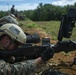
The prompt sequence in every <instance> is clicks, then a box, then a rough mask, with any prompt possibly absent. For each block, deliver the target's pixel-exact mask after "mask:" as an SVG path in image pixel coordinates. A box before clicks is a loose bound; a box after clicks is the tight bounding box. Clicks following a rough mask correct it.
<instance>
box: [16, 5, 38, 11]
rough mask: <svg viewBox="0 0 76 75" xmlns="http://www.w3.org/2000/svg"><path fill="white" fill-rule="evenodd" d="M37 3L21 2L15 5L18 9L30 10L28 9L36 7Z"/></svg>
mask: <svg viewBox="0 0 76 75" xmlns="http://www.w3.org/2000/svg"><path fill="white" fill-rule="evenodd" d="M37 6H38V4H21V5H17V6H15V8H16V9H18V10H30V9H36V8H37Z"/></svg>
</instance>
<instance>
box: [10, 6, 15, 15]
mask: <svg viewBox="0 0 76 75" xmlns="http://www.w3.org/2000/svg"><path fill="white" fill-rule="evenodd" d="M14 7H15V5H12V7H11V14H13V15H15V9H14Z"/></svg>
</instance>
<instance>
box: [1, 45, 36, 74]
mask: <svg viewBox="0 0 76 75" xmlns="http://www.w3.org/2000/svg"><path fill="white" fill-rule="evenodd" d="M0 47H1V46H0ZM1 49H2V48H1ZM35 70H36V64H35V60H27V61H22V62H17V63H14V64H10V63H8V62H5V61H4V60H2V59H1V60H0V75H35Z"/></svg>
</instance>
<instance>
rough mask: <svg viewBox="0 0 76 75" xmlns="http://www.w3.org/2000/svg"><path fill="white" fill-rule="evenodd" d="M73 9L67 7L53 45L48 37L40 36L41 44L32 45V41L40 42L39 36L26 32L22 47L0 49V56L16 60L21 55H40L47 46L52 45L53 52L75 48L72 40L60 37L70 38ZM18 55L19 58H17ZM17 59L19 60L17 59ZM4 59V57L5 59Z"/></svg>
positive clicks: (73, 16) (73, 21) (33, 57)
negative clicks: (11, 49)
mask: <svg viewBox="0 0 76 75" xmlns="http://www.w3.org/2000/svg"><path fill="white" fill-rule="evenodd" d="M75 13H76V12H75V9H69V11H68V13H67V14H66V15H64V16H63V17H62V20H61V24H60V29H59V34H58V40H59V41H58V42H57V43H56V44H55V45H51V44H50V39H49V38H42V45H41V46H37V45H34V46H33V45H32V43H38V42H40V37H39V35H38V34H34V35H30V34H28V33H25V34H26V35H27V38H28V39H27V41H26V44H24V45H23V46H22V47H20V48H17V49H16V50H13V51H6V50H4V51H3V50H0V57H1V58H2V59H3V58H4V59H5V58H6V57H10V56H14V57H15V58H17V59H16V61H21V59H22V58H23V57H26V59H35V58H37V57H39V56H40V55H41V53H42V52H44V51H45V50H46V49H47V48H48V47H52V48H53V49H54V50H55V53H58V52H61V51H64V52H69V51H73V50H75V49H76V43H75V42H74V41H71V40H69V41H62V38H63V37H65V38H70V36H71V34H72V30H73V28H74V27H75V26H74V25H75ZM19 57H20V58H21V59H19ZM18 59H19V60H18ZM5 60H6V59H5ZM16 61H15V62H16Z"/></svg>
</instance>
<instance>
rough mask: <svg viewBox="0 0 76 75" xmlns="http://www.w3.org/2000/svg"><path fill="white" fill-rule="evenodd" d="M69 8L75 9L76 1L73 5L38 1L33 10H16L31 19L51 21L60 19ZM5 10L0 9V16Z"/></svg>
mask: <svg viewBox="0 0 76 75" xmlns="http://www.w3.org/2000/svg"><path fill="white" fill-rule="evenodd" d="M70 8H74V9H76V3H74V5H66V6H56V5H52V4H43V3H39V5H38V6H37V8H36V9H34V10H24V11H18V12H19V13H22V14H23V15H25V17H26V18H29V19H31V20H33V21H51V20H61V17H62V15H63V14H66V13H67V11H68V10H69V9H70ZM5 13H6V12H3V11H0V17H2V16H4V15H5Z"/></svg>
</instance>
